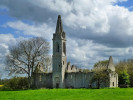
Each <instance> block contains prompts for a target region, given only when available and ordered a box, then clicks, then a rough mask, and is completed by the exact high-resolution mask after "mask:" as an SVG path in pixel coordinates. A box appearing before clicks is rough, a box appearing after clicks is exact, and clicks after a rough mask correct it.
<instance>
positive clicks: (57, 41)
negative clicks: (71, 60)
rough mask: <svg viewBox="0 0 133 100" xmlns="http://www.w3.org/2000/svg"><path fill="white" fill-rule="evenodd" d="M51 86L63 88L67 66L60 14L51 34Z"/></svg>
mask: <svg viewBox="0 0 133 100" xmlns="http://www.w3.org/2000/svg"><path fill="white" fill-rule="evenodd" d="M52 60H53V64H52V67H53V74H52V81H53V88H64V87H65V84H64V77H65V69H66V66H67V57H66V35H65V32H64V31H63V26H62V21H61V16H60V15H59V16H58V20H57V26H56V31H55V33H54V34H53V57H52Z"/></svg>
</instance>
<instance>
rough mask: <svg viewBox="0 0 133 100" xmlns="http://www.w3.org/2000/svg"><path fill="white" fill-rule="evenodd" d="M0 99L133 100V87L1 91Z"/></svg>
mask: <svg viewBox="0 0 133 100" xmlns="http://www.w3.org/2000/svg"><path fill="white" fill-rule="evenodd" d="M0 100H133V89H132V88H122V89H120V88H115V89H39V90H23V91H0Z"/></svg>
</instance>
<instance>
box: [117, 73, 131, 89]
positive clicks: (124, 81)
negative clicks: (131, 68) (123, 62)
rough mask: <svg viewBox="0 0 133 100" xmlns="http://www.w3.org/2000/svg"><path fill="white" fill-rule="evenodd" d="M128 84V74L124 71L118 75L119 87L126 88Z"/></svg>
mask: <svg viewBox="0 0 133 100" xmlns="http://www.w3.org/2000/svg"><path fill="white" fill-rule="evenodd" d="M129 84H130V80H129V74H128V73H127V71H126V70H124V71H123V72H121V73H120V74H119V85H120V86H122V87H128V86H129Z"/></svg>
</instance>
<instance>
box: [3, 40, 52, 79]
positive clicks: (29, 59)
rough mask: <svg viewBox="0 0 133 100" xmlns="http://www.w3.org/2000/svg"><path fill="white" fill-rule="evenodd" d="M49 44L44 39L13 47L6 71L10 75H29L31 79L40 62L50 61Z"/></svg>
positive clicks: (22, 42) (27, 41) (21, 43)
mask: <svg viewBox="0 0 133 100" xmlns="http://www.w3.org/2000/svg"><path fill="white" fill-rule="evenodd" d="M49 49H50V46H49V42H47V41H46V40H45V39H43V38H39V37H38V38H31V39H29V40H23V41H20V42H19V43H18V44H17V45H15V46H12V47H11V48H10V49H9V50H10V53H9V54H8V55H7V57H6V65H7V66H6V69H7V70H9V71H10V74H13V73H15V74H27V76H28V79H29V80H30V79H31V76H32V73H33V71H34V69H35V67H36V65H37V63H38V62H40V61H43V60H44V59H48V58H47V57H48V53H49Z"/></svg>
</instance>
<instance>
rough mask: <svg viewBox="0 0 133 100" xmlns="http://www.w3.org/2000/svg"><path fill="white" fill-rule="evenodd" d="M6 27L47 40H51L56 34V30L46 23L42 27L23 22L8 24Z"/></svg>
mask: <svg viewBox="0 0 133 100" xmlns="http://www.w3.org/2000/svg"><path fill="white" fill-rule="evenodd" d="M6 26H8V27H11V28H13V29H16V30H18V31H22V34H25V35H33V36H37V37H44V38H46V39H51V38H52V33H53V32H54V29H53V28H52V27H50V26H48V25H47V24H45V23H44V24H41V25H40V24H39V25H29V24H26V23H24V22H22V21H14V22H8V23H6Z"/></svg>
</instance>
